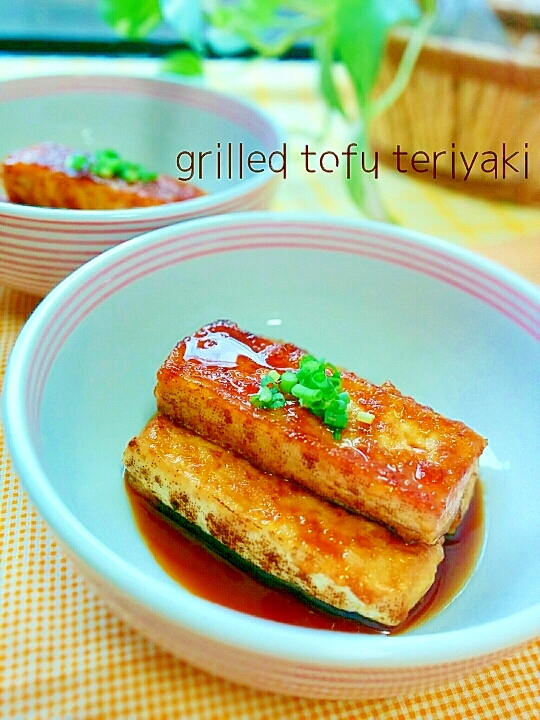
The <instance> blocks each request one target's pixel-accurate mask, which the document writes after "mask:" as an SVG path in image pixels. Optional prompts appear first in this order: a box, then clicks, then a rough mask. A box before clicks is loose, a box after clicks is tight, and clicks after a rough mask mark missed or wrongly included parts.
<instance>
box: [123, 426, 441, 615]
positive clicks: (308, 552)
mask: <svg viewBox="0 0 540 720" xmlns="http://www.w3.org/2000/svg"><path fill="white" fill-rule="evenodd" d="M123 461H124V465H125V467H126V470H127V475H126V477H127V479H128V482H130V483H131V484H132V486H133V487H134V488H135V490H136V491H137V492H139V493H141V494H142V495H144V496H145V497H146V498H148V499H149V500H150V502H151V503H152V504H154V505H156V506H159V505H165V506H166V507H167V508H170V509H171V510H173V511H174V513H176V514H178V515H179V516H181V517H183V518H186V519H187V520H188V521H190V522H191V523H194V524H196V525H197V526H198V527H199V528H200V529H202V530H203V531H204V532H206V533H208V534H210V535H211V536H212V537H213V538H215V539H217V540H218V541H220V542H221V543H222V544H223V545H225V546H226V547H227V548H229V549H230V550H232V551H234V552H235V553H237V554H238V555H239V556H241V557H242V558H244V560H248V561H249V562H251V563H253V564H254V565H256V566H258V567H259V568H261V569H262V570H263V571H265V572H268V573H270V574H272V575H273V576H274V577H277V578H278V579H280V580H282V581H285V582H287V583H290V584H291V585H293V586H295V587H296V588H298V589H300V590H301V591H303V592H305V593H307V594H309V595H310V596H312V597H314V598H316V599H318V600H320V601H322V602H324V603H327V604H328V605H331V606H333V607H335V608H337V609H339V610H344V611H347V612H353V613H358V614H359V615H361V616H363V617H365V618H368V619H370V620H373V621H376V622H378V623H382V624H384V625H387V626H395V625H398V624H399V623H401V622H402V621H403V620H405V618H406V617H407V614H408V613H409V611H410V610H411V609H412V608H413V607H414V606H415V605H416V604H417V602H418V601H419V600H420V599H421V598H422V597H423V596H424V594H425V593H426V592H427V590H428V589H429V587H430V586H431V585H432V583H433V581H434V579H435V574H436V570H437V566H438V564H439V563H440V561H441V560H442V559H443V548H442V545H441V544H439V543H437V544H435V545H425V544H422V543H406V542H405V541H403V540H402V539H401V538H399V537H398V536H397V535H395V534H394V533H392V532H391V531H390V530H388V529H387V528H385V527H383V526H382V525H379V524H378V523H375V522H372V521H370V520H367V519H365V518H363V517H361V516H359V515H356V514H353V513H350V512H348V511H347V510H345V509H344V508H342V507H340V506H338V505H334V504H332V503H328V502H327V501H325V500H323V499H321V498H319V497H317V496H315V495H313V494H312V493H311V492H309V491H308V490H306V489H305V488H303V487H302V486H301V485H298V484H297V483H295V482H292V481H288V480H285V479H284V478H281V477H279V476H275V475H269V474H267V473H264V472H262V471H260V470H258V469H256V468H254V467H253V466H252V465H251V464H250V463H248V462H247V461H246V460H244V459H243V458H240V457H238V456H237V455H235V454H234V453H232V452H231V451H228V450H225V449H224V448H222V447H219V446H217V445H214V444H213V443H210V442H208V441H207V440H205V439H203V438H201V437H200V436H198V435H196V434H194V433H191V432H190V431H188V430H186V429H184V428H181V427H179V426H178V425H176V424H175V423H173V422H172V421H171V420H170V419H169V418H167V417H165V416H162V415H157V416H155V417H154V418H153V419H152V420H150V421H149V423H148V424H147V425H146V427H145V428H144V429H143V430H142V431H141V433H140V434H139V435H138V436H137V437H134V438H133V439H132V440H131V441H130V442H129V443H128V445H127V448H126V449H125V452H124V456H123Z"/></svg>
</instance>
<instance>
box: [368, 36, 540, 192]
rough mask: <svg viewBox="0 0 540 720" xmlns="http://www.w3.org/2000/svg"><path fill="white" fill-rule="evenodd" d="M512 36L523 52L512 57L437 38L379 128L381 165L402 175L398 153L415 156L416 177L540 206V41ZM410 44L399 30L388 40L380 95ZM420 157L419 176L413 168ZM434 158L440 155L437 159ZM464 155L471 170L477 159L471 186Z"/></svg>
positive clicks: (405, 162)
mask: <svg viewBox="0 0 540 720" xmlns="http://www.w3.org/2000/svg"><path fill="white" fill-rule="evenodd" d="M513 31H514V33H515V37H516V45H515V47H512V48H509V49H507V50H505V49H500V48H497V47H495V46H493V45H489V44H487V43H480V42H478V43H477V42H469V41H463V40H453V39H443V38H430V39H429V40H428V41H427V42H426V44H425V46H424V47H423V49H422V51H421V53H420V56H419V58H418V61H417V64H416V66H415V69H414V71H413V74H412V77H411V79H410V82H409V84H408V85H407V87H406V89H405V91H404V92H403V94H402V95H401V96H400V97H399V99H398V100H397V101H396V103H395V104H394V105H392V107H391V108H390V109H389V110H388V111H386V112H385V113H384V114H383V115H381V116H379V117H378V118H376V120H375V121H374V122H373V125H372V127H371V139H372V146H373V150H376V151H377V152H378V153H379V158H380V160H381V161H382V162H384V163H385V164H388V165H391V166H392V167H394V168H396V167H397V159H398V158H397V156H396V155H395V154H393V153H396V151H397V146H398V145H399V146H400V149H401V150H403V151H405V152H408V155H407V156H405V155H403V156H402V157H401V161H402V162H401V169H402V170H403V169H407V172H408V174H409V175H410V176H414V177H417V178H419V179H425V180H430V181H432V182H434V183H437V184H441V185H446V186H449V187H452V188H454V189H456V190H460V191H464V192H469V193H475V194H481V195H483V196H485V197H489V198H492V199H503V200H510V201H513V202H519V203H525V204H531V205H540V34H539V33H535V32H525V31H523V30H521V29H519V28H517V26H516V25H514V30H513ZM407 37H408V36H407V32H406V31H401V30H400V31H399V32H397V31H396V32H394V33H392V35H391V37H390V38H389V42H388V47H387V51H386V56H385V59H384V62H383V67H382V69H381V74H380V77H379V82H378V88H377V90H376V94H377V92H380V90H381V89H382V88H384V87H386V86H387V85H388V84H389V82H390V81H391V79H392V78H393V76H394V74H395V72H396V69H397V66H398V63H399V60H400V58H401V55H402V53H403V50H404V48H405V44H406V41H407ZM418 151H420V152H419V154H418V155H417V156H416V159H417V160H418V162H417V163H416V170H415V169H414V168H413V167H412V165H411V162H410V161H411V158H412V155H413V153H415V152H418ZM443 151H444V152H445V153H446V154H443ZM516 151H517V153H518V154H517V155H516V156H514V157H513V158H512V159H510V160H509V161H508V156H509V155H511V154H512V153H513V152H516ZM434 153H441V154H440V155H439V156H438V157H437V158H436V159H435V158H434ZM452 153H453V155H452ZM460 153H463V156H464V158H465V160H466V162H467V164H468V165H469V164H470V162H471V159H472V158H473V157H474V154H475V153H478V155H477V156H476V160H475V163H474V165H473V166H472V169H471V170H470V173H469V175H468V177H467V179H465V174H466V172H467V171H466V168H465V165H464V163H463V159H462V157H461V155H460ZM424 154H425V155H424ZM503 154H505V156H506V158H507V163H506V164H505V163H503V160H504V155H503ZM495 158H496V160H495ZM452 159H453V160H454V165H452ZM482 162H483V163H484V165H483V166H482V165H481V163H482ZM508 162H509V163H510V165H513V166H514V167H516V168H517V170H518V171H517V172H515V171H514V170H512V168H511V167H510V165H509V164H508ZM496 167H497V177H495V168H496ZM421 171H422V172H421ZM434 174H436V177H434ZM503 174H504V175H505V177H503Z"/></svg>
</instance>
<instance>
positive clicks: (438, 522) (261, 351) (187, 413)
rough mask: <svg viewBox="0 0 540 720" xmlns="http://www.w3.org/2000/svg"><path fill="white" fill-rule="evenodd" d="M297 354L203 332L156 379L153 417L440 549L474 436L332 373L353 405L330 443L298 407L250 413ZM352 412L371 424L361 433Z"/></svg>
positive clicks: (470, 477) (239, 334)
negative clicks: (268, 379)
mask: <svg viewBox="0 0 540 720" xmlns="http://www.w3.org/2000/svg"><path fill="white" fill-rule="evenodd" d="M305 354H306V353H305V351H303V350H301V349H300V348H298V347H296V346H294V345H291V344H287V343H281V342H275V341H273V340H269V339H267V338H264V337H260V336H257V335H253V334H250V333H248V332H245V331H243V330H241V329H240V328H239V327H238V326H237V325H235V324H234V323H231V322H228V321H218V322H215V323H212V324H210V325H207V326H205V327H203V328H201V329H200V330H199V331H197V332H196V333H194V334H193V335H191V336H189V337H186V338H185V339H183V340H182V341H180V342H179V343H178V345H177V346H176V347H175V348H174V349H173V350H172V352H171V353H170V355H169V356H168V358H167V359H166V360H165V361H164V363H163V365H162V366H161V368H160V369H159V370H158V374H157V385H156V388H155V395H156V399H157V407H158V410H159V411H160V412H161V413H164V414H166V415H168V416H169V417H170V418H172V419H173V420H175V421H176V422H178V423H179V424H181V425H183V426H185V427H187V428H189V429H191V430H193V431H194V432H196V433H198V434H200V435H201V436H203V437H205V438H207V439H208V440H210V441H212V442H214V443H216V444H218V445H221V446H223V447H224V448H227V449H232V450H233V451H234V452H236V453H238V454H240V455H242V456H243V457H245V458H246V459H247V460H249V461H250V462H251V463H252V464H253V465H255V466H257V467H259V468H260V469H262V470H264V471H265V472H270V473H276V474H278V475H282V476H284V477H286V478H289V479H292V480H295V481H297V482H299V483H301V484H303V485H305V486H306V487H308V488H310V489H311V490H312V491H313V492H315V493H317V494H318V495H321V496H322V497H325V498H327V499H329V500H331V501H334V502H336V503H339V504H341V505H343V506H345V507H347V508H349V509H351V510H353V511H355V512H358V513H363V514H365V515H368V516H370V517H371V518H373V519H375V520H378V521H380V522H382V523H385V524H387V525H388V526H390V527H392V528H393V529H394V530H395V531H396V532H398V533H399V534H400V535H401V536H402V537H403V538H404V539H405V540H414V541H420V542H425V543H436V542H438V540H439V539H440V538H441V537H442V536H443V535H444V534H445V533H447V532H448V531H449V530H450V529H451V528H454V527H455V524H456V522H457V519H458V518H459V516H460V514H462V513H463V511H464V510H465V509H466V504H467V502H468V499H469V498H470V496H471V495H472V489H473V485H474V481H475V479H476V475H477V467H478V458H479V456H480V455H481V453H482V451H483V449H484V447H485V445H486V441H485V440H484V438H482V437H480V436H479V435H478V434H477V433H475V432H474V431H473V430H471V429H470V428H468V427H467V426H466V425H465V424H464V423H462V422H459V421H455V420H449V419H446V418H444V417H443V416H441V415H440V414H438V413H436V412H434V411H433V410H432V409H431V408H429V407H426V406H423V405H420V404H419V403H417V402H416V401H415V400H413V399H412V398H411V397H407V396H404V395H402V394H401V393H400V392H399V391H398V390H397V389H396V388H395V387H394V386H393V385H392V384H390V383H384V384H383V385H381V386H378V385H374V384H372V383H369V382H367V381H366V380H363V379H361V378H359V377H357V376H356V375H354V374H353V373H351V372H343V373H342V383H343V389H344V390H346V391H348V393H349V395H350V397H351V404H350V410H349V417H350V419H349V421H348V423H347V427H346V429H345V430H344V432H343V434H342V437H341V439H340V440H335V439H334V437H333V435H332V433H331V432H330V431H329V429H328V428H327V427H326V426H325V425H324V424H323V423H322V421H321V420H320V419H319V418H318V417H316V416H315V415H313V414H312V413H311V412H310V411H309V410H307V409H306V408H304V407H301V406H299V404H298V403H296V402H290V403H289V402H288V403H287V404H286V405H285V407H283V408H279V409H276V410H265V409H260V408H256V407H254V406H253V404H252V403H251V402H250V396H251V395H253V394H254V393H256V392H257V390H258V388H259V385H260V380H261V378H262V377H263V376H264V375H266V374H267V373H268V372H269V371H270V370H271V369H272V368H275V369H277V370H278V371H282V370H286V369H293V370H294V369H296V368H298V364H299V361H300V358H301V357H303V356H304V355H305ZM359 410H360V411H362V412H368V413H371V414H372V415H373V416H374V419H373V421H372V422H371V424H367V423H366V422H364V421H363V420H362V419H359V418H360V415H359V413H358V411H359Z"/></svg>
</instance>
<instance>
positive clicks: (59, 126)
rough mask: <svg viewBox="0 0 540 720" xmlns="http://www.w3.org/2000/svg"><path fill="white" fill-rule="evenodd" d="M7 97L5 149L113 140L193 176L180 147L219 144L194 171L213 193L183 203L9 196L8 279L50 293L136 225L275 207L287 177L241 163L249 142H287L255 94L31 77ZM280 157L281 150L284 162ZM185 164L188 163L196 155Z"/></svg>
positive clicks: (2, 112)
mask: <svg viewBox="0 0 540 720" xmlns="http://www.w3.org/2000/svg"><path fill="white" fill-rule="evenodd" d="M0 98H1V102H0V128H1V132H0V158H4V157H5V156H6V155H7V154H8V153H9V152H11V151H13V150H16V149H18V148H23V147H26V146H28V145H32V144H34V143H37V142H43V141H47V140H52V141H56V142H60V143H64V144H66V145H69V146H72V147H74V148H78V149H81V150H88V151H92V150H97V149H102V148H110V147H112V148H114V149H115V150H117V151H119V152H120V153H121V154H122V155H123V156H124V157H126V158H128V159H130V160H133V161H136V162H140V163H141V164H143V165H144V166H145V167H148V168H150V169H153V170H155V171H159V172H164V173H167V174H169V175H172V176H173V177H178V176H181V177H183V178H187V177H188V173H185V172H179V170H178V168H177V166H176V158H177V155H178V153H180V152H182V151H188V152H193V153H195V158H196V159H197V158H198V153H199V152H206V151H212V153H213V154H212V155H208V156H206V157H205V158H204V160H203V164H202V166H201V169H202V173H199V171H198V164H197V166H196V170H195V176H194V178H193V182H194V183H197V184H198V185H200V186H201V187H202V188H204V189H205V190H207V191H208V193H209V194H208V195H207V196H204V197H200V198H196V199H193V200H187V201H184V202H180V203H171V204H168V205H162V206H158V207H151V208H137V209H133V210H113V211H101V210H100V211H81V210H63V209H50V208H38V207H27V206H23V205H16V204H10V203H7V202H1V201H0V284H2V285H9V286H12V287H16V288H19V289H22V290H25V291H27V292H30V293H33V294H36V295H40V296H42V295H44V294H45V293H47V292H48V291H49V290H50V289H51V288H52V287H54V285H56V284H57V283H58V282H59V281H60V280H62V279H63V278H64V277H65V276H66V275H67V274H68V273H70V272H71V271H72V270H74V269H75V268H76V267H78V266H79V265H81V264H82V263H84V262H86V261H87V260H89V259H90V258H91V257H93V256H94V255H97V254H99V253H100V252H102V251H103V250H106V249H107V248H109V247H112V246H113V245H117V244H118V243H120V242H122V241H124V240H127V239H128V238H131V237H134V236H135V235H141V234H143V233H145V232H148V231H150V230H154V229H156V228H159V227H163V226H165V225H171V224H173V223H176V222H179V221H181V220H187V219H188V218H195V217H200V216H203V215H217V214H220V213H225V212H234V211H241V210H264V209H267V208H268V207H269V204H270V201H271V199H272V196H273V194H274V191H275V189H276V185H277V182H278V181H279V180H278V178H279V177H280V175H279V173H278V172H272V171H270V170H268V169H265V170H264V171H263V172H261V173H259V172H255V171H250V170H249V169H247V170H246V167H245V165H244V170H243V177H242V178H241V179H240V177H239V172H238V151H239V147H240V143H241V144H242V150H243V153H244V156H243V157H244V163H245V158H247V155H248V153H249V152H252V151H254V150H257V151H261V152H263V153H264V154H265V156H266V157H268V155H269V154H270V153H272V152H274V151H276V150H278V151H279V150H282V147H283V139H282V137H281V133H280V131H279V130H278V129H277V128H276V127H275V125H274V123H273V122H272V121H271V120H270V119H269V118H267V117H266V116H265V115H264V114H263V113H261V112H260V111H259V110H257V109H256V108H254V107H252V106H250V105H249V104H246V103H244V102H240V101H238V100H236V99H233V98H231V97H229V96H227V95H223V94H221V93H218V92H214V91H211V90H208V89H206V88H204V87H199V86H196V85H193V84H184V83H181V82H180V81H178V80H175V79H172V78H171V77H169V78H168V79H154V78H144V79H143V78H134V77H123V76H115V75H69V76H60V75H52V76H45V77H41V76H40V77H32V78H23V79H17V80H7V81H4V82H1V83H0ZM218 143H219V144H220V146H219V148H218ZM229 143H230V144H231V150H232V155H231V158H232V165H231V171H230V172H229V167H228V146H229ZM218 150H221V156H220V159H221V165H220V168H221V172H220V175H221V177H220V178H219V179H218V177H217V175H218V165H217V158H218ZM278 160H279V156H277V155H276V156H275V159H274V163H273V167H274V169H275V170H278V168H279V162H278ZM181 164H182V168H184V169H187V168H188V167H189V157H188V156H187V155H183V156H182V160H181ZM264 167H265V166H264V165H253V168H256V169H260V168H263V169H264ZM199 175H202V178H201V179H199ZM229 175H230V176H231V179H229V177H228V176H229Z"/></svg>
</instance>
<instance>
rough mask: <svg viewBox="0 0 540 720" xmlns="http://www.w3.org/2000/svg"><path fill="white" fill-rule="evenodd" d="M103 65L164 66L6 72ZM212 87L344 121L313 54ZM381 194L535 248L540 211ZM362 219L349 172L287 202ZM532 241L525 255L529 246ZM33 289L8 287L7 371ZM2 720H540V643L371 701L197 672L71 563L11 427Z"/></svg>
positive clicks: (0, 322) (319, 130) (456, 198)
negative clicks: (323, 89) (15, 464)
mask: <svg viewBox="0 0 540 720" xmlns="http://www.w3.org/2000/svg"><path fill="white" fill-rule="evenodd" d="M73 66H76V67H77V68H79V67H80V68H87V67H88V68H90V67H91V68H92V69H94V70H95V69H98V70H103V68H104V67H105V68H111V69H113V70H121V71H124V72H126V71H130V70H135V71H136V72H137V73H139V74H144V73H155V72H156V65H155V64H154V63H153V62H148V61H142V62H140V61H128V60H117V61H109V60H97V59H81V58H77V59H76V60H72V61H66V60H65V59H64V60H62V59H54V58H52V59H42V58H21V57H17V58H15V57H12V58H10V57H6V58H4V59H2V60H1V61H0V74H3V75H4V76H5V77H8V76H9V77H13V76H17V75H25V74H29V73H36V72H47V71H50V70H58V69H61V70H67V71H68V72H69V70H70V69H72V68H73ZM207 77H208V82H209V83H210V84H211V85H212V86H214V87H216V88H218V89H225V90H228V91H229V92H232V93H235V94H237V95H238V96H241V97H245V98H248V99H250V100H252V101H254V102H256V103H258V104H260V105H262V106H263V107H265V108H266V110H267V111H268V112H269V113H270V114H271V115H273V117H275V118H276V120H277V121H279V122H280V123H281V124H282V125H283V126H284V127H285V128H286V130H287V137H288V142H289V143H290V144H291V148H297V149H298V148H301V147H302V145H305V143H306V142H308V141H309V142H310V143H313V145H314V146H315V145H317V146H318V147H320V148H325V147H326V148H328V149H334V148H336V147H340V146H339V145H338V143H343V142H346V134H345V131H346V128H344V127H343V126H342V125H341V124H340V123H339V122H336V121H335V120H334V119H329V118H327V117H326V116H325V112H324V109H323V108H322V107H321V104H320V102H319V101H318V99H317V94H316V90H315V87H316V73H315V69H314V68H313V66H312V65H310V64H309V63H283V64H275V63H269V62H267V61H264V62H263V61H258V60H257V61H252V62H244V63H231V62H226V63H209V64H208V76H207ZM381 192H382V194H383V197H384V200H385V203H386V204H387V206H388V207H389V209H390V211H391V212H392V214H393V215H394V216H395V218H396V219H397V220H398V221H399V222H400V223H401V224H403V225H405V226H408V227H411V228H414V229H418V230H422V231H427V232H430V233H433V234H436V235H439V236H442V237H445V238H447V239H450V240H453V241H454V242H457V243H460V244H463V245H470V244H474V245H475V246H482V247H484V248H487V249H489V248H490V247H491V246H495V245H497V246H498V244H499V243H500V242H504V243H507V244H508V248H509V249H508V254H507V255H506V256H504V255H503V256H502V257H499V258H498V259H499V260H501V259H502V260H503V261H504V259H505V257H506V258H507V260H508V264H510V265H512V263H513V262H515V261H516V257H517V258H518V260H519V257H518V256H519V253H520V252H525V253H528V256H530V257H532V258H535V262H536V265H535V264H534V262H533V263H531V262H527V270H528V271H529V272H530V273H531V278H532V279H533V280H536V281H537V282H539V283H540V264H539V263H538V258H539V257H540V251H537V252H536V254H534V253H532V254H531V248H533V249H534V247H535V245H534V243H537V242H538V240H537V239H536V240H535V239H534V238H535V234H536V238H537V237H538V235H537V228H538V227H539V221H540V210H533V209H530V208H518V207H512V206H508V205H505V204H502V203H500V204H496V203H490V202H489V201H484V200H479V199H471V198H468V197H466V196H463V195H459V194H458V193H453V192H450V191H445V190H441V189H439V188H434V187H431V186H430V185H429V183H414V182H413V181H409V180H408V179H406V178H401V177H393V176H387V178H386V179H385V180H383V179H382V178H381ZM314 208H315V209H317V210H319V211H324V212H330V213H335V214H338V215H343V216H356V215H358V214H359V213H358V210H357V209H356V207H355V206H354V205H353V204H352V203H351V201H350V199H349V198H348V196H347V194H346V192H345V190H344V188H343V184H342V183H341V181H340V179H339V177H338V176H333V175H325V176H322V175H317V174H313V175H310V174H306V173H305V172H304V171H303V168H302V166H301V165H300V164H299V163H297V164H293V165H291V167H290V172H289V176H288V178H287V179H286V180H284V181H283V185H282V187H281V188H280V189H279V190H278V195H277V198H276V201H275V203H274V209H275V210H276V211H284V210H308V211H312V210H313V209H314ZM523 248H524V250H523ZM36 303H37V300H36V298H33V297H30V296H28V295H25V294H23V293H21V292H18V291H15V290H8V289H5V288H0V371H1V373H2V377H3V373H4V370H5V365H6V361H7V358H8V355H9V352H10V350H11V347H12V345H13V343H14V341H15V339H16V337H17V334H18V332H19V331H20V328H21V327H22V325H23V323H24V322H25V320H26V318H27V317H28V315H29V314H30V313H31V311H32V310H33V308H34V307H35V305H36ZM0 462H1V475H0V478H1V480H0V482H1V487H2V489H1V506H0V538H1V540H0V578H1V580H0V583H1V589H2V592H1V603H2V607H1V613H0V718H1V720H15V719H17V720H90V719H96V720H97V719H98V718H103V720H154V719H156V720H157V719H163V720H166V719H169V718H170V719H171V720H283V719H284V718H286V719H287V720H374V719H375V718H377V719H378V720H449V719H452V720H468V719H470V720H487V719H488V718H489V719H490V720H521V719H522V720H539V719H540V640H539V641H537V642H534V643H532V644H530V645H529V646H527V647H526V648H524V649H522V650H521V651H520V652H519V653H518V654H516V655H514V656H512V657H511V658H509V659H506V660H504V661H500V662H498V663H496V664H494V665H493V666H491V667H489V668H488V669H487V670H485V671H484V672H482V673H480V674H477V675H475V676H472V677H467V678H465V679H464V680H462V681H459V682H454V683H452V684H450V685H446V686H444V687H439V688H437V689H435V690H431V691H427V692H424V693H423V694H422V695H411V696H408V697H402V698H398V699H396V698H392V699H381V700H369V701H365V700H364V701H350V702H345V701H316V700H305V699H299V698H291V697H284V696H279V695H273V694H269V693H263V692H258V691H255V690H251V689H248V688H244V687H240V686H236V685H233V684H231V683H229V682H226V681H224V680H220V679H217V678H215V677H212V676H210V675H208V674H205V673H204V672H201V671H200V670H196V669H194V668H193V667H191V666H189V665H187V664H186V663H184V662H182V661H180V660H178V659H176V658H174V657H172V656H171V655H169V654H168V653H166V652H164V651H162V650H161V649H160V648H158V647H156V646H154V645H153V644H152V643H150V642H149V641H147V640H146V639H145V638H143V637H141V636H140V635H139V634H138V633H137V631H136V630H134V629H132V628H131V627H129V626H127V625H125V624H124V623H123V622H122V621H120V620H119V619H118V618H116V617H115V616H114V614H112V613H111V612H110V611H109V610H108V608H107V607H106V606H105V605H104V604H103V602H102V601H101V600H100V598H99V597H96V596H95V595H94V594H93V592H92V591H91V590H90V589H89V588H88V587H87V586H86V584H85V582H84V580H83V579H82V578H81V577H79V576H78V574H77V573H76V572H75V571H74V570H73V569H72V567H71V565H70V563H69V562H68V561H67V560H66V559H65V557H64V556H63V554H62V552H61V550H60V549H59V548H58V546H57V545H56V543H55V541H54V539H53V538H52V537H51V535H50V534H49V532H48V530H47V528H46V527H45V525H44V523H43V521H42V520H41V519H40V518H39V517H38V516H37V514H36V512H35V511H34V509H33V508H32V507H31V504H30V503H29V501H28V499H27V497H26V494H25V492H24V491H23V490H22V489H21V487H20V485H19V481H18V479H17V477H16V476H15V474H14V472H13V470H12V467H11V463H10V459H9V457H8V455H7V454H6V450H5V446H4V437H3V432H0Z"/></svg>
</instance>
